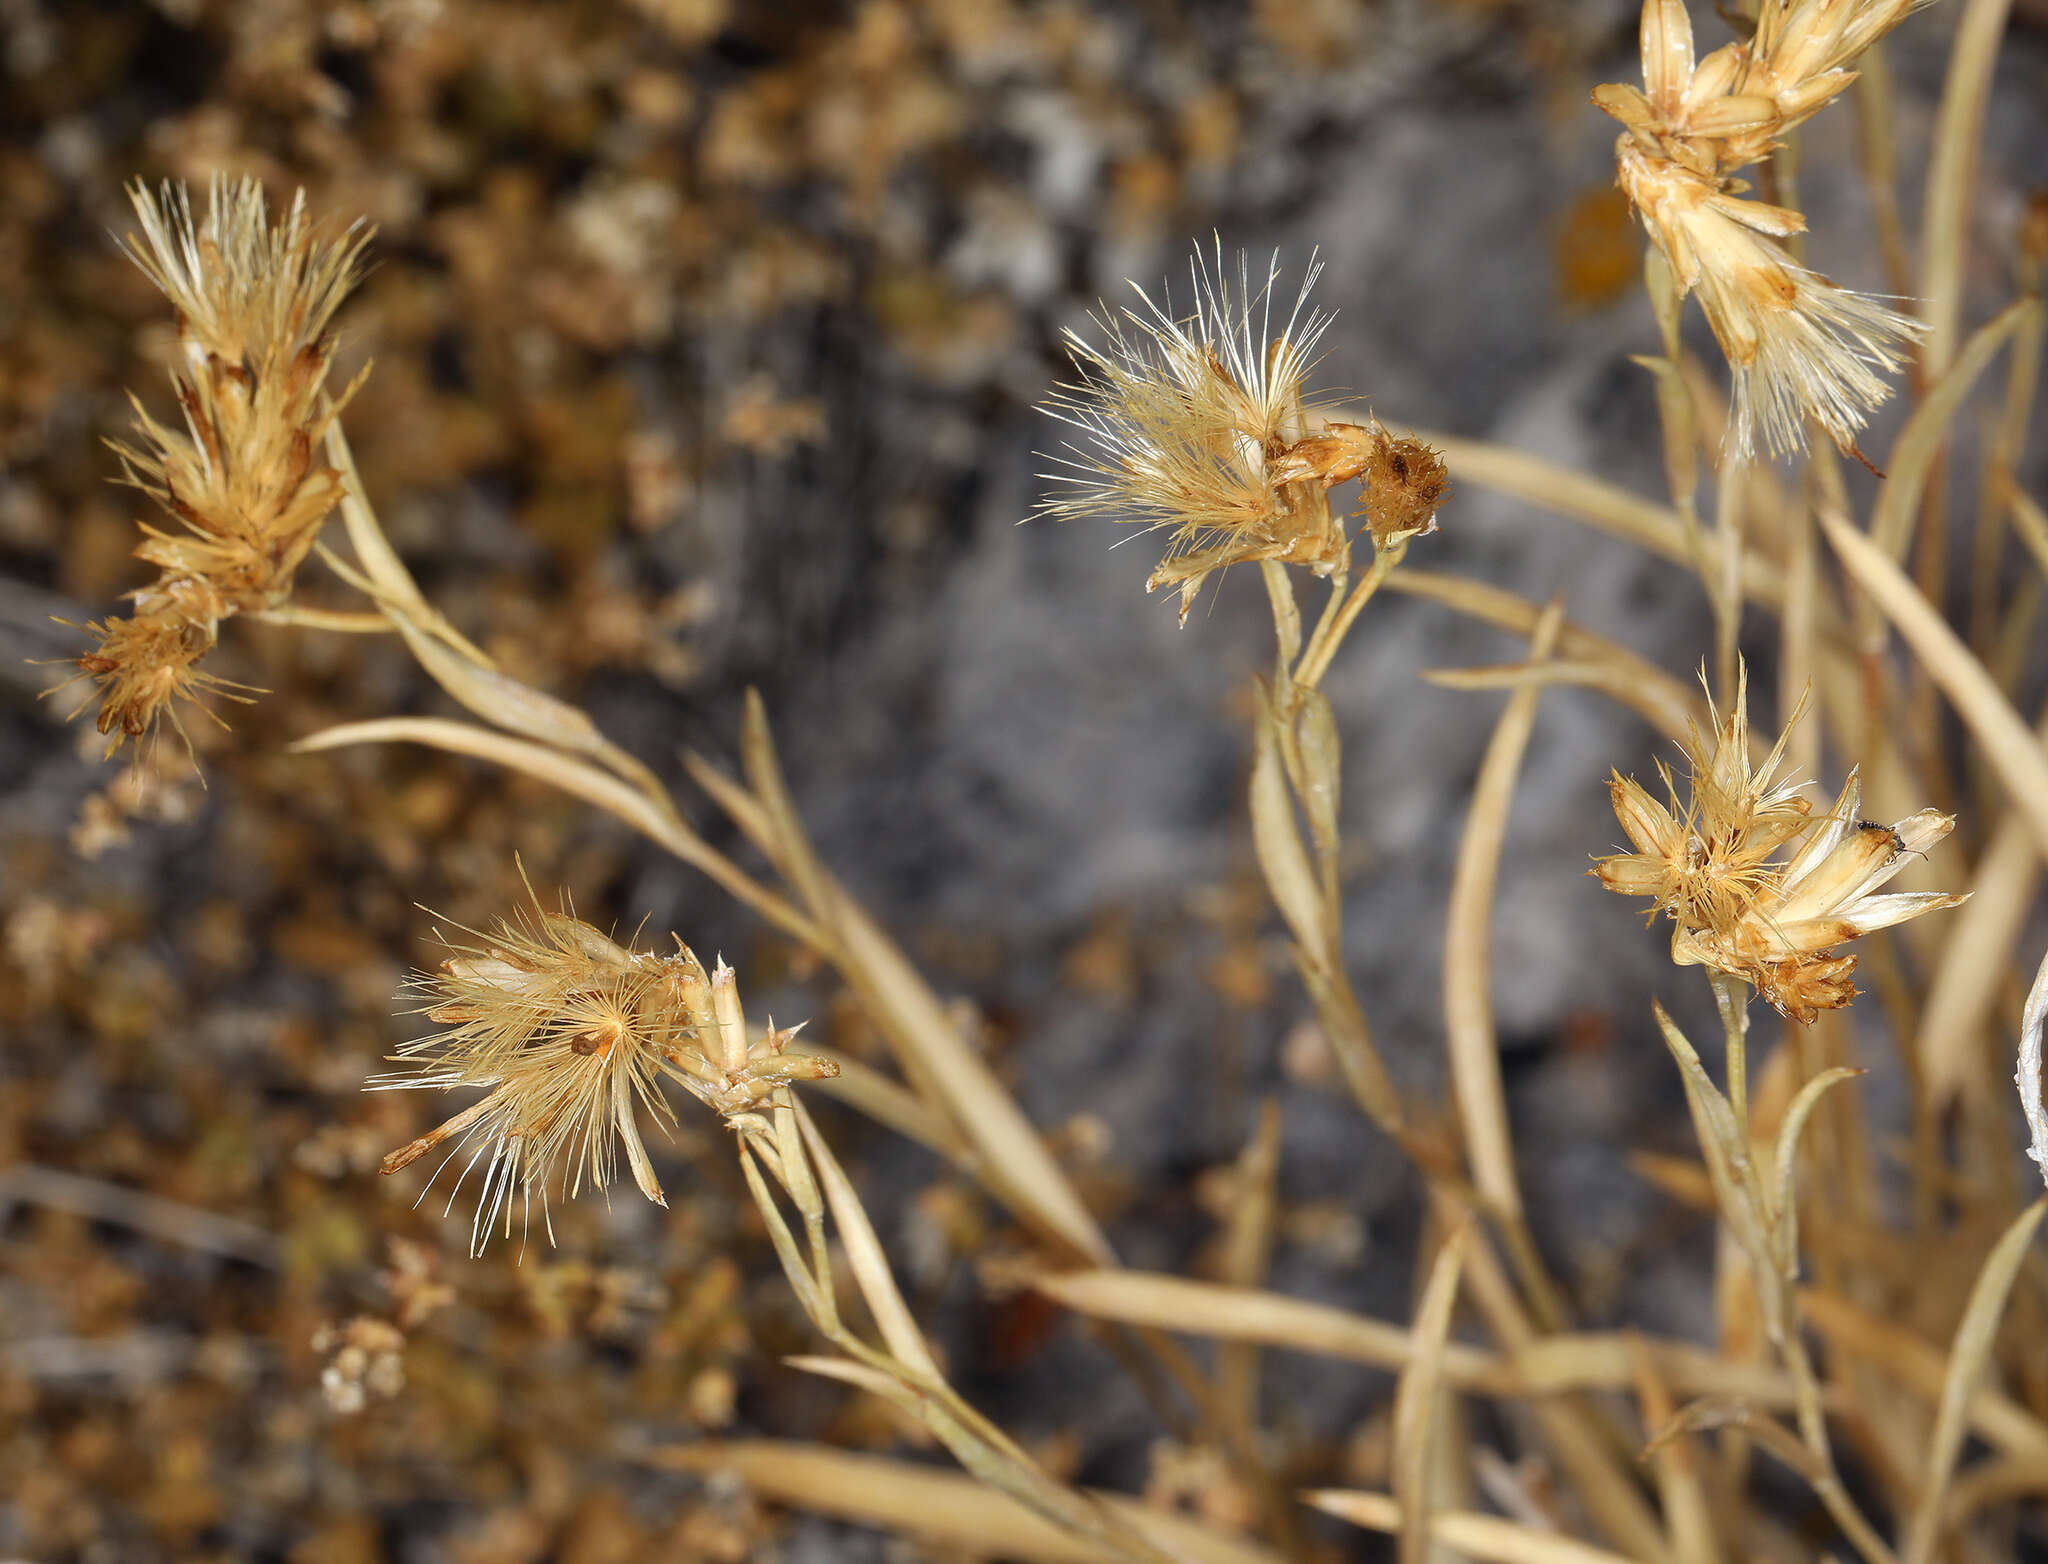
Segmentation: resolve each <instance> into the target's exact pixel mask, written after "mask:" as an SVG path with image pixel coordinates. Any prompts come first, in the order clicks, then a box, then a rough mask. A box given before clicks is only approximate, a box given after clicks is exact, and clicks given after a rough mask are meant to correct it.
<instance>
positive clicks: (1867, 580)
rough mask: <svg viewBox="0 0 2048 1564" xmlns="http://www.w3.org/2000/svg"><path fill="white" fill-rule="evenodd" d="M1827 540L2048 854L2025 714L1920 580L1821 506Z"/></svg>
mask: <svg viewBox="0 0 2048 1564" xmlns="http://www.w3.org/2000/svg"><path fill="white" fill-rule="evenodd" d="M1819 516H1820V524H1821V528H1822V530H1823V531H1825V532H1826V533H1827V536H1828V542H1829V543H1830V544H1832V545H1833V546H1834V550H1835V553H1836V555H1837V556H1838V557H1839V558H1840V559H1841V561H1842V564H1843V566H1844V567H1845V568H1846V569H1847V570H1848V572H1849V574H1850V575H1851V576H1853V577H1854V578H1855V579H1856V581H1857V583H1858V584H1859V585H1860V586H1861V587H1862V588H1863V589H1864V591H1865V592H1867V593H1869V594H1870V598H1871V600H1872V601H1873V602H1874V603H1876V604H1877V606H1878V607H1879V608H1880V609H1882V610H1883V612H1884V615H1885V617H1886V618H1888V619H1889V620H1891V622H1892V624H1893V625H1894V626H1895V627H1896V628H1897V629H1898V632H1899V634H1900V635H1901V636H1903V637H1904V638H1905V641H1906V644H1907V645H1908V646H1910V647H1911V648H1912V649H1913V651H1914V653H1915V654H1916V655H1917V656H1918V657H1919V659H1920V662H1921V664H1922V666H1923V667H1925V668H1926V670H1927V672H1928V674H1929V676H1930V677H1932V679H1933V680H1934V682H1935V683H1936V684H1937V685H1939V686H1940V687H1941V690H1942V692H1943V693H1944V694H1945V695H1947V696H1948V699H1949V703H1950V704H1951V705H1953V706H1954V707H1955V709H1956V714H1957V715H1958V716H1960V717H1961V718H1962V719H1963V724H1964V726H1966V727H1967V728H1968V729H1969V730H1970V732H1971V733H1972V734H1974V735H1975V736H1976V739H1977V742H1978V743H1979V744H1980V745H1982V746H1983V749H1984V757H1985V759H1986V761H1988V762H1989V764H1990V766H1991V769H1992V770H1993V771H1994V772H1996V773H1997V775H1998V779H1999V781H2000V782H2002V783H2003V784H2004V785H2005V789H2006V792H2007V793H2008V794H2010V795H2011V797H2012V800H2013V802H2014V804H2015V805H2017V806H2018V807H2019V809H2020V810H2021V812H2022V813H2023V814H2024V815H2025V816H2026V818H2027V821H2028V824H2029V825H2030V826H2031V827H2032V829H2033V832H2034V840H2035V843H2036V845H2037V847H2039V848H2040V850H2041V851H2042V852H2043V853H2044V854H2048V755H2044V754H2043V753H2042V748H2041V743H2040V741H2039V740H2038V739H2036V738H2035V737H2034V734H2033V730H2032V729H2030V728H2029V727H2028V726H2027V724H2026V721H2025V720H2024V719H2023V718H2022V717H2021V716H2020V714H2019V713H2018V712H2016V711H2014V710H2013V708H2012V703H2011V702H2010V701H2008V700H2007V699H2006V698H2005V695H2004V693H2003V692H2002V691H2001V690H2000V689H1999V688H1998V684H1997V681H1996V680H1994V679H1993V678H1992V677H1991V675H1990V674H1989V673H1988V672H1987V671H1986V670H1985V667H1984V665H1983V664H1982V663H1980V662H1979V661H1977V659H1976V658H1975V657H1973V656H1972V655H1971V654H1970V651H1969V648H1968V647H1966V646H1964V645H1963V643H1962V641H1961V639H1960V638H1959V637H1958V636H1957V635H1956V633H1955V631H1953V630H1951V629H1950V628H1949V626H1948V622H1947V621H1946V620H1944V619H1943V618H1942V617H1941V615H1940V613H1939V612H1937V611H1936V609H1935V608H1934V607H1933V605H1932V604H1930V603H1929V602H1928V601H1927V599H1926V598H1925V597H1923V596H1921V594H1920V590H1919V588H1918V587H1916V586H1914V585H1913V583H1912V582H1911V581H1909V580H1907V579H1906V576H1905V573H1904V572H1903V571H1901V570H1900V569H1899V567H1898V566H1897V565H1895V564H1894V563H1893V562H1892V561H1891V559H1890V558H1889V557H1888V556H1887V555H1886V554H1885V553H1884V551H1883V550H1882V549H1880V548H1879V547H1878V546H1877V545H1876V544H1875V543H1873V542H1872V541H1871V540H1870V539H1869V538H1867V537H1865V536H1864V535H1863V534H1862V533H1860V532H1858V531H1857V530H1856V529H1855V528H1854V527H1853V526H1851V525H1850V524H1849V523H1848V522H1847V521H1845V520H1844V519H1843V518H1842V517H1840V516H1838V515H1836V514H1834V513H1833V512H1832V511H1830V510H1827V509H1822V510H1821V511H1820V512H1819Z"/></svg>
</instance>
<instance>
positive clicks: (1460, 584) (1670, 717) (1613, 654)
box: [1387, 568, 1708, 739]
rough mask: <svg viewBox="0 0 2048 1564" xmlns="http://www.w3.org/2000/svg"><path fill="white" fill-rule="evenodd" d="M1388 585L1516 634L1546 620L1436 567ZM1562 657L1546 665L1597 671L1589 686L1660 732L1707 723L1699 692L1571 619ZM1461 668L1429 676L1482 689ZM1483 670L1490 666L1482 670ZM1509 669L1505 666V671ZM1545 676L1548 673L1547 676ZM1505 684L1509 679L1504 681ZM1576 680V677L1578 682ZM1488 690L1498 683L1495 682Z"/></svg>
mask: <svg viewBox="0 0 2048 1564" xmlns="http://www.w3.org/2000/svg"><path fill="white" fill-rule="evenodd" d="M1387 589H1388V590H1389V591H1393V592H1405V593H1408V594H1409V595H1410V596H1412V597H1422V598H1427V599H1429V600H1430V601H1431V602H1433V603H1441V604H1443V605H1444V606H1445V607H1446V608H1451V609H1455V610H1456V611H1457V612H1459V613H1461V614H1468V615H1470V616H1471V617H1472V618H1474V619H1483V620H1485V621H1486V622H1487V623H1488V624H1492V625H1498V626H1499V627H1500V628H1501V629H1503V630H1511V631H1513V632H1514V633H1515V634H1517V635H1523V636H1527V635H1532V634H1534V633H1535V629H1536V624H1537V621H1538V620H1539V619H1541V618H1542V615H1543V610H1542V608H1541V607H1540V606H1539V605H1538V604H1535V603H1532V602H1530V601H1529V600H1528V599H1527V598H1525V597H1518V596H1516V595H1515V594H1514V593H1513V592H1506V591H1502V590H1501V589H1500V588H1499V587H1494V586H1488V585H1486V584H1485V583H1484V582H1479V581H1468V580H1466V579H1465V578H1463V577H1462V576H1451V575H1444V574H1442V573H1440V572H1437V571H1430V570H1412V569H1405V568H1404V569H1401V570H1397V571H1395V572H1394V574H1393V575H1391V576H1390V577H1388V578H1387ZM1557 652H1558V660H1557V661H1555V662H1553V663H1550V664H1547V665H1546V668H1547V669H1550V670H1560V669H1566V668H1571V669H1578V668H1585V669H1588V670H1599V673H1598V675H1597V676H1595V675H1594V674H1593V673H1592V672H1588V673H1587V675H1586V678H1585V681H1584V682H1586V683H1587V684H1589V685H1591V686H1593V687H1594V688H1597V689H1602V690H1606V691H1608V692H1609V693H1611V694H1613V695H1614V696H1615V697H1616V698H1617V699H1625V700H1626V703H1627V704H1628V705H1629V706H1631V707H1632V708H1633V709H1635V710H1636V711H1638V712H1640V713H1642V715H1643V717H1644V719H1645V720H1646V721H1648V722H1649V723H1650V725H1651V726H1652V727H1654V728H1656V729H1657V731H1658V732H1659V733H1662V734H1664V735H1665V736H1666V737H1669V738H1674V739H1683V738H1684V737H1685V735H1686V733H1687V731H1688V728H1689V725H1690V724H1692V723H1705V722H1707V720H1708V718H1707V707H1706V702H1705V701H1703V700H1702V699H1701V698H1700V696H1699V694H1698V692H1697V691H1696V690H1694V689H1692V688H1691V687H1689V686H1688V685H1686V684H1685V683H1684V682H1683V681H1682V680H1679V679H1674V678H1673V677H1672V676H1671V675H1670V674H1668V673H1666V672H1665V671H1664V670H1663V669H1662V668H1659V667H1658V666H1657V665H1656V664H1655V663H1652V662H1649V661H1646V660H1645V659H1644V658H1641V657H1638V656H1637V655H1636V654H1635V653H1634V652H1631V651H1630V650H1629V649H1628V648H1627V647H1625V646H1622V645H1621V644H1620V643H1619V642H1616V641H1610V640H1608V639H1607V638H1606V637H1605V636H1602V635H1596V634H1594V633H1593V632H1592V631H1590V630H1585V629H1582V628H1580V627H1579V626H1578V625H1575V624H1572V623H1570V622H1569V621H1567V622H1566V623H1565V624H1564V625H1562V626H1560V627H1559V629H1558V634H1557ZM1471 671H1472V670H1464V671H1461V672H1445V673H1441V674H1428V675H1425V677H1427V678H1430V679H1431V680H1433V681H1435V682H1440V683H1443V684H1445V685H1447V686H1449V687H1451V688H1454V689H1462V688H1478V687H1480V686H1479V685H1478V684H1477V683H1476V681H1475V683H1474V684H1473V685H1470V686H1467V685H1463V684H1459V683H1458V682H1457V680H1458V679H1459V678H1461V677H1462V676H1463V673H1464V672H1471ZM1480 671H1481V672H1485V671H1486V670H1480ZM1505 672H1506V670H1503V673H1505ZM1515 672H1516V674H1517V675H1518V676H1519V677H1529V678H1535V677H1538V675H1537V674H1535V673H1533V672H1526V673H1525V672H1524V671H1523V670H1521V669H1517V670H1515ZM1544 677H1549V675H1548V674H1546V675H1544ZM1501 682H1502V683H1506V682H1508V681H1506V680H1505V679H1503V680H1502V681H1501ZM1574 682H1576V680H1575V681H1574ZM1485 687H1486V688H1493V687H1495V686H1494V685H1492V684H1488V685H1486V686H1485Z"/></svg>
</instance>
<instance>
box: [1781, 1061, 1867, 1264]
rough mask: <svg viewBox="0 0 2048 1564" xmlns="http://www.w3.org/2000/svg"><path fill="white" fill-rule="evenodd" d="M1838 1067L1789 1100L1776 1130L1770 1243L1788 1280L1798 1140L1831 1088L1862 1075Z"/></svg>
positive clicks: (1795, 1244)
mask: <svg viewBox="0 0 2048 1564" xmlns="http://www.w3.org/2000/svg"><path fill="white" fill-rule="evenodd" d="M1864 1073H1865V1072H1864V1071H1862V1070H1852V1069H1849V1068H1848V1067H1847V1066H1843V1065H1837V1066H1836V1067H1835V1068H1834V1069H1831V1070H1823V1071H1821V1072H1820V1074H1818V1075H1816V1076H1815V1077H1814V1078H1813V1079H1812V1080H1810V1081H1808V1082H1807V1083H1806V1084H1805V1085H1804V1086H1802V1087H1801V1088H1800V1089H1799V1095H1798V1096H1796V1097H1794V1098H1793V1099H1792V1106H1791V1107H1790V1108H1788V1109H1786V1110H1785V1122H1784V1124H1783V1125H1782V1126H1781V1127H1780V1128H1779V1130H1778V1153H1777V1162H1776V1167H1777V1179H1776V1181H1775V1182H1774V1183H1773V1185H1772V1187H1771V1201H1772V1215H1773V1218H1774V1220H1773V1221H1772V1224H1771V1242H1772V1244H1773V1245H1774V1250H1773V1252H1774V1254H1775V1256H1776V1259H1777V1262H1778V1272H1779V1274H1780V1275H1781V1276H1783V1277H1785V1279H1786V1280H1787V1281H1791V1280H1793V1279H1795V1278H1796V1277H1797V1276H1798V1274H1799V1191H1798V1188H1797V1166H1796V1164H1797V1159H1798V1156H1799V1137H1800V1136H1801V1135H1802V1134H1803V1133H1804V1132H1805V1130H1806V1121H1807V1119H1808V1118H1810V1117H1811V1116H1812V1114H1813V1110H1814V1108H1815V1107H1816V1106H1817V1105H1818V1104H1819V1102H1820V1100H1821V1097H1822V1096H1823V1095H1824V1094H1825V1093H1826V1092H1827V1089H1828V1088H1829V1087H1830V1086H1833V1085H1835V1084H1836V1083H1837V1082H1839V1081H1847V1080H1853V1079H1854V1078H1855V1077H1857V1076H1859V1075H1862V1074H1864Z"/></svg>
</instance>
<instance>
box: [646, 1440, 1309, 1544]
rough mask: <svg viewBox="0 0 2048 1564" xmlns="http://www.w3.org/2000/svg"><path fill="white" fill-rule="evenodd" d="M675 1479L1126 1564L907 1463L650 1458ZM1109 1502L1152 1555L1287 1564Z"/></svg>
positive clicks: (705, 1453)
mask: <svg viewBox="0 0 2048 1564" xmlns="http://www.w3.org/2000/svg"><path fill="white" fill-rule="evenodd" d="M647 1460H648V1461H649V1463H650V1464H652V1465H655V1466H659V1467H663V1468H665V1469H667V1470H670V1471H681V1472H720V1471H725V1472H733V1473H736V1474H738V1475H739V1476H740V1477H741V1478H742V1479H743V1480H744V1481H745V1483H746V1484H747V1486H748V1487H749V1488H750V1489H752V1490H753V1492H754V1493H755V1494H757V1495H758V1496H760V1497H761V1498H764V1499H767V1500H770V1501H771V1502H780V1503H784V1504H789V1505H793V1506H796V1507H797V1508H800V1509H805V1510H810V1511H813V1512H814V1513H817V1514H822V1515H834V1516H838V1517H840V1518H841V1519H844V1520H850V1521H856V1522H859V1523H861V1524H863V1525H869V1526H878V1527H881V1528H883V1529H885V1530H889V1531H896V1532H901V1533H903V1534H904V1535H906V1536H911V1537H916V1538H918V1539H920V1540H921V1541H923V1542H926V1543H929V1544H932V1545H935V1546H938V1547H942V1548H948V1549H957V1550H961V1551H965V1552H972V1553H980V1554H984V1555H992V1556H995V1557H999V1558H1014V1559H1018V1560H1022V1561H1024V1564H1127V1561H1128V1557H1129V1556H1128V1554H1126V1553H1123V1552H1120V1551H1118V1550H1117V1549H1116V1548H1115V1547H1114V1546H1112V1545H1111V1544H1109V1543H1106V1542H1100V1541H1091V1540H1089V1539H1087V1538H1083V1537H1077V1536H1075V1535H1073V1534H1072V1533H1071V1532H1067V1531H1063V1530H1061V1529H1060V1528H1059V1527H1058V1526H1056V1525H1054V1524H1053V1523H1052V1522H1051V1521H1048V1520H1045V1519H1043V1518H1042V1517H1040V1516H1039V1515H1037V1514H1035V1513H1034V1512H1033V1511H1031V1510H1030V1509H1027V1508H1026V1507H1025V1506H1023V1505H1021V1504H1019V1503H1018V1502H1017V1501H1016V1500H1014V1499H1009V1498H1006V1497H1004V1496H1003V1495H1001V1494H998V1493H992V1492H991V1491H990V1490H989V1489H988V1488H986V1487H984V1486H983V1485H982V1484H981V1483H979V1482H977V1481H976V1480H975V1479H974V1478H972V1477H961V1476H956V1475H954V1474H953V1473H951V1472H938V1471H934V1470H932V1468H931V1467H929V1466H926V1465H921V1464H917V1463H913V1462H909V1461H892V1460H887V1459H884V1458H882V1457H879V1456H871V1455H854V1454H850V1453H848V1452H846V1451H843V1450H832V1449H827V1448H825V1447H823V1446H818V1445H804V1444H794V1443H788V1444H785V1443H781V1442H778V1441H774V1440H748V1441H734V1442H732V1443H723V1444H720V1443H705V1444H694V1445H678V1446H672V1447H669V1448H667V1449H662V1450H656V1451H652V1452H650V1453H649V1455H648V1457H647ZM1102 1502H1103V1503H1104V1504H1105V1505H1107V1506H1108V1507H1109V1508H1110V1509H1111V1510H1112V1511H1114V1512H1115V1513H1116V1514H1117V1515H1118V1516H1119V1517H1120V1518H1121V1519H1122V1520H1124V1521H1125V1523H1126V1524H1128V1525H1129V1526H1131V1527H1132V1528H1133V1529H1134V1530H1136V1531H1137V1532H1139V1533H1140V1534H1141V1535H1143V1536H1144V1537H1145V1538H1147V1539H1148V1540H1149V1541H1150V1542H1151V1543H1152V1544H1153V1545H1154V1546H1155V1547H1157V1548H1158V1549H1160V1550H1161V1551H1162V1552H1165V1553H1167V1554H1169V1555H1171V1556H1173V1557H1175V1558H1178V1559H1182V1560H1186V1561H1187V1564H1280V1560H1279V1557H1278V1555H1276V1554H1274V1553H1272V1552H1270V1551H1268V1550H1267V1549H1265V1548H1262V1547H1260V1546H1258V1545H1257V1544H1255V1543H1249V1542H1243V1541H1240V1540H1239V1539H1237V1538H1234V1537H1224V1536H1220V1535H1218V1534H1217V1533H1215V1532H1212V1531H1210V1530H1208V1529H1207V1528H1205V1527H1202V1526H1200V1525H1197V1524H1196V1523H1194V1522H1193V1521H1190V1520H1187V1519H1185V1518H1184V1517H1181V1516H1177V1515H1169V1514H1166V1513H1164V1512H1161V1511H1156V1510H1151V1509H1148V1508H1146V1507H1145V1506H1143V1505H1141V1504H1139V1503H1137V1502H1136V1501H1135V1500H1131V1499H1124V1498H1120V1497H1117V1496H1114V1495H1104V1496H1102Z"/></svg>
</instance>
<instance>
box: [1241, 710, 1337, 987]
mask: <svg viewBox="0 0 2048 1564" xmlns="http://www.w3.org/2000/svg"><path fill="white" fill-rule="evenodd" d="M1277 721H1278V719H1277V718H1276V717H1275V716H1274V714H1273V709H1272V706H1271V705H1270V703H1267V702H1264V701H1262V702H1261V705H1260V712H1259V718H1258V723H1257V734H1256V737H1255V743H1256V749H1255V751H1254V755H1253V760H1252V782H1251V815H1252V845H1253V847H1254V848H1255V849H1256V851H1257V853H1258V856H1259V867H1260V868H1261V869H1262V870H1264V872H1265V876H1266V886H1267V888H1268V889H1269V890H1270V891H1271V892H1272V894H1273V900H1274V902H1275V903H1276V904H1277V905H1278V906H1279V908H1280V916H1281V917H1283V918H1285V919H1286V920H1287V926H1288V928H1290V929H1291V930H1293V931H1294V937H1295V938H1296V939H1297V940H1299V941H1300V942H1301V945H1302V947H1303V949H1305V950H1307V951H1309V952H1310V953H1311V954H1312V955H1313V956H1314V957H1315V959H1316V960H1318V961H1319V962H1325V963H1327V961H1328V960H1329V958H1330V954H1331V947H1332V940H1331V938H1330V935H1331V931H1330V929H1329V928H1328V927H1327V926H1326V924H1325V922H1324V905H1323V895H1322V891H1321V889H1320V888H1319V886H1318V883H1317V880H1316V872H1315V868H1314V866H1313V865H1311V864H1310V862H1309V858H1308V852H1307V850H1306V849H1305V848H1304V847H1303V846H1302V843H1301V831H1300V828H1299V827H1298V826H1297V825H1296V823H1295V819H1294V800H1293V798H1292V797H1291V796H1290V795H1289V793H1288V790H1287V777H1286V772H1285V768H1284V767H1283V766H1282V765H1281V761H1280V741H1279V736H1278V734H1277V733H1276V732H1275V724H1276V722H1277Z"/></svg>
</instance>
